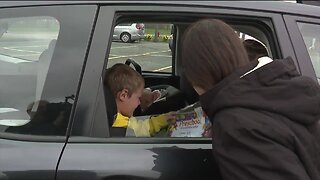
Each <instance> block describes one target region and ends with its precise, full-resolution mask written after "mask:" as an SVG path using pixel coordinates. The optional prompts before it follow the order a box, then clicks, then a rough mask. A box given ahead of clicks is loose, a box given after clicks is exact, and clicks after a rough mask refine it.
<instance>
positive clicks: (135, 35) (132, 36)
mask: <svg viewBox="0 0 320 180" xmlns="http://www.w3.org/2000/svg"><path fill="white" fill-rule="evenodd" d="M143 38H144V24H142V23H123V24H119V25H117V26H116V27H115V28H114V31H113V40H121V41H122V42H124V43H128V42H134V41H136V40H140V39H143Z"/></svg>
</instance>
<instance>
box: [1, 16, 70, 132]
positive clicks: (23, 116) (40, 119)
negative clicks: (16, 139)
mask: <svg viewBox="0 0 320 180" xmlns="http://www.w3.org/2000/svg"><path fill="white" fill-rule="evenodd" d="M59 32H60V23H59V21H58V20H57V19H55V18H53V17H48V16H44V17H23V18H8V19H1V20H0V35H1V38H0V84H1V86H0V124H1V126H0V127H1V131H5V132H11V133H19V134H36V135H63V134H64V133H65V129H66V126H67V123H68V117H69V113H70V109H71V107H72V104H71V103H68V102H64V101H61V99H64V98H56V99H55V100H53V99H51V98H52V97H51V98H50V97H48V95H44V89H45V87H46V86H47V85H49V84H57V82H54V81H48V80H47V79H48V76H49V74H50V73H49V70H50V67H51V65H52V64H54V62H53V60H52V59H53V58H52V57H53V54H54V52H55V49H56V44H57V41H58V39H57V38H58V36H59ZM55 73H58V72H55ZM59 73H63V70H61V71H60V72H59ZM66 88H67V87H66ZM52 90H53V89H52Z"/></svg>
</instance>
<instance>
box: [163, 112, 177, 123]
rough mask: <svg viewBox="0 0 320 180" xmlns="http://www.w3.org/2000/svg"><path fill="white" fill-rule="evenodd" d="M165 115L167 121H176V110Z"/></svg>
mask: <svg viewBox="0 0 320 180" xmlns="http://www.w3.org/2000/svg"><path fill="white" fill-rule="evenodd" d="M164 115H165V117H166V119H167V121H170V122H175V120H176V112H175V111H171V112H168V113H166V114H164Z"/></svg>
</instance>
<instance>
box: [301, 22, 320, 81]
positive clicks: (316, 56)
mask: <svg viewBox="0 0 320 180" xmlns="http://www.w3.org/2000/svg"><path fill="white" fill-rule="evenodd" d="M298 27H299V29H300V32H301V34H302V37H303V40H304V43H305V45H306V47H307V50H308V53H309V56H310V59H311V62H312V65H313V68H314V71H315V72H316V76H317V79H318V82H319V83H320V34H319V31H320V25H319V24H309V23H302V22H298Z"/></svg>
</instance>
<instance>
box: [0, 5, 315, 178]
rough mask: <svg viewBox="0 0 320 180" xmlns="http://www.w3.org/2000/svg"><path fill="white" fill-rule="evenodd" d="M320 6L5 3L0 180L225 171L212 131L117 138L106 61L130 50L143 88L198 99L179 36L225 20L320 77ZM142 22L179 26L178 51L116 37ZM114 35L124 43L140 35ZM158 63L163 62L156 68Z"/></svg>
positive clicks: (0, 50) (0, 44)
mask: <svg viewBox="0 0 320 180" xmlns="http://www.w3.org/2000/svg"><path fill="white" fill-rule="evenodd" d="M319 12H320V7H317V6H310V5H302V4H295V3H288V2H276V1H269V2H267V1H266V2H259V3H256V2H249V1H248V2H243V1H234V2H231V1H217V2H214V1H210V2H205V1H194V2H191V1H174V2H173V1H152V2H151V1H148V2H145V1H139V2H135V3H132V2H130V1H119V2H117V3H115V2H114V1H110V2H109V1H66V2H64V1H61V2H60V1H46V2H45V1H38V2H37V1H25V2H24V1H16V2H14V1H7V2H3V3H0V14H1V16H0V22H1V21H4V22H7V23H8V29H7V30H6V33H4V34H3V35H2V36H1V38H0V84H1V86H0V124H1V125H0V152H1V153H0V171H1V172H0V179H13V180H14V179H56V180H61V179H67V180H70V179H77V180H81V179H83V180H87V179H104V180H106V179H216V180H219V179H221V178H220V175H219V173H218V170H217V165H216V163H215V159H214V157H213V156H212V144H211V143H212V141H211V138H205V137H182V138H172V137H167V136H160V135H159V136H155V137H140V138H135V137H110V131H109V130H110V129H109V128H110V124H112V121H113V119H112V117H109V116H108V115H109V114H108V113H109V110H110V104H109V103H111V102H112V101H113V99H112V97H109V96H107V93H106V89H104V88H103V84H102V82H103V78H102V77H103V76H102V75H103V74H104V73H105V70H106V66H107V65H111V64H112V63H114V62H116V61H118V60H121V61H122V59H121V58H123V59H127V58H131V59H133V60H135V61H136V63H137V64H138V65H139V66H140V67H141V74H142V76H143V77H144V79H145V86H146V87H150V86H155V85H169V86H172V87H175V88H176V89H178V90H179V91H180V92H181V93H182V94H183V95H184V96H183V97H182V98H184V99H182V100H179V101H183V103H185V105H187V104H193V103H194V102H196V101H197V100H198V96H197V94H196V93H195V92H194V90H193V88H192V87H191V86H190V84H188V81H187V80H186V78H185V76H184V75H183V68H182V65H181V39H182V38H181V37H182V35H183V33H184V31H185V29H186V28H187V27H188V26H189V25H190V24H191V23H193V22H195V21H197V20H199V19H203V18H219V19H222V20H224V21H225V22H227V23H229V24H230V25H231V26H232V27H234V28H235V30H237V31H238V32H241V33H244V34H247V35H250V36H251V37H254V38H255V39H258V40H259V41H260V42H262V43H263V44H264V45H265V46H266V47H267V48H268V52H269V56H271V57H272V58H273V59H281V58H284V57H287V56H291V57H292V59H293V61H294V63H295V65H296V67H297V69H298V70H299V72H300V73H301V74H302V75H305V76H308V77H311V78H312V79H314V80H315V81H316V80H317V78H318V79H319V78H320V63H319V62H320V61H319V49H318V50H317V49H316V48H317V47H318V46H316V44H315V43H316V42H317V41H318V40H319V36H320V34H319V29H320V14H319ZM136 22H141V23H159V24H161V23H167V24H173V25H174V26H175V28H176V30H175V31H174V34H173V37H174V38H173V41H172V42H173V46H172V47H173V48H174V49H173V50H174V52H175V53H173V55H170V52H168V51H170V50H168V45H167V43H163V42H162V43H161V42H159V43H155V42H149V43H147V42H144V43H139V44H138V43H136V44H127V43H113V42H112V40H113V38H112V37H113V32H118V30H114V28H115V27H116V29H117V25H119V24H121V23H128V24H129V23H130V24H131V26H130V27H132V29H135V30H136V31H135V32H136V34H139V32H138V31H140V32H143V26H142V27H140V29H138V28H137V24H136ZM118 27H120V26H118ZM138 27H139V26H138ZM119 32H120V31H119ZM128 33H130V32H129V31H128ZM117 34H118V36H117V37H118V39H122V40H123V41H124V42H130V41H133V40H136V39H135V38H136V37H139V38H141V36H142V35H143V33H141V34H139V35H141V36H138V35H133V34H132V33H130V35H127V36H126V38H124V36H122V38H121V37H120V36H121V33H117ZM162 45H164V48H165V49H164V50H162V49H159V48H160V46H162ZM146 48H149V49H151V51H148V52H147V51H145V49H146ZM114 50H117V51H114ZM310 50H312V52H311V51H310ZM118 52H122V54H118ZM151 57H152V58H153V59H154V60H152V61H151V60H150V58H151ZM138 58H140V60H139V61H138V60H137V59H138ZM165 58H167V59H165ZM123 63H124V61H123ZM152 63H157V65H159V66H161V67H160V68H158V69H157V70H149V69H150V66H151V64H152ZM194 63H197V60H196V59H195V60H194ZM137 67H138V66H137ZM163 69H165V70H166V71H165V72H162V71H161V70H163ZM162 87H163V86H162ZM284 93H286V92H284ZM173 102H177V101H173ZM160 110H161V109H160ZM160 113H161V112H160ZM108 117H109V118H108ZM213 143H214V142H213Z"/></svg>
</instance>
